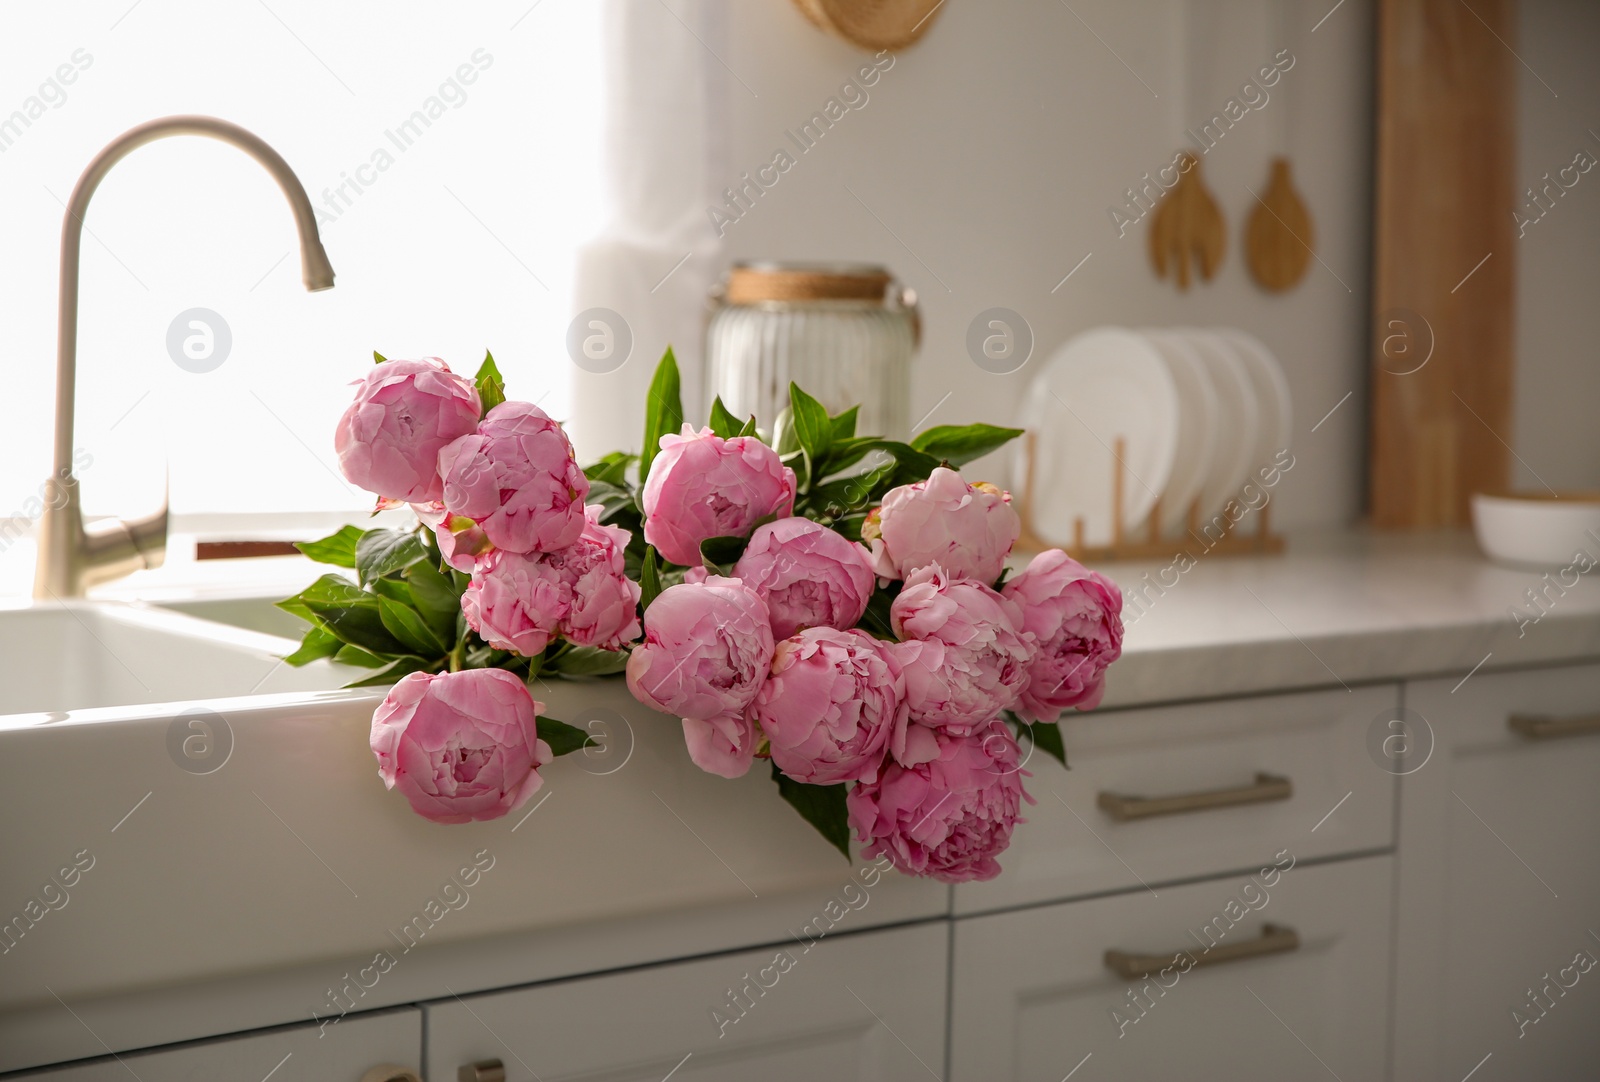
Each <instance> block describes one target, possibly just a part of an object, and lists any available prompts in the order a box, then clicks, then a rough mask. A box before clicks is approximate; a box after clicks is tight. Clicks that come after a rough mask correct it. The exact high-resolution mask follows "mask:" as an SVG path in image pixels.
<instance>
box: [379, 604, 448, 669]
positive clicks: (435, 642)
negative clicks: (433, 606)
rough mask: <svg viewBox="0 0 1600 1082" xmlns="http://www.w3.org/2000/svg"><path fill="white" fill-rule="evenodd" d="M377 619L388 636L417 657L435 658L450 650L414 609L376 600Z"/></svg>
mask: <svg viewBox="0 0 1600 1082" xmlns="http://www.w3.org/2000/svg"><path fill="white" fill-rule="evenodd" d="M378 617H379V619H381V620H382V621H383V626H384V627H385V628H387V629H388V630H389V634H391V635H393V636H394V637H395V638H397V639H399V640H400V641H401V642H403V643H405V644H406V646H408V647H410V649H411V652H412V653H414V654H416V655H418V656H419V657H437V656H439V655H442V654H444V653H445V652H446V651H447V650H449V649H450V647H449V645H447V644H446V643H445V642H444V640H443V639H442V638H441V637H440V636H439V635H437V634H435V633H434V630H433V628H431V627H429V626H428V623H427V621H426V620H424V619H423V618H422V615H421V614H420V613H418V612H417V610H416V609H414V608H412V607H411V606H409V605H402V604H400V602H398V601H394V600H391V599H390V598H387V597H382V596H380V597H379V598H378Z"/></svg>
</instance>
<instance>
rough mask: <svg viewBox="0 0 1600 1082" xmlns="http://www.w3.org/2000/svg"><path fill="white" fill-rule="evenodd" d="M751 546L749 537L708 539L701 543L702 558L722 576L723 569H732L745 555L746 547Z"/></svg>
mask: <svg viewBox="0 0 1600 1082" xmlns="http://www.w3.org/2000/svg"><path fill="white" fill-rule="evenodd" d="M748 544H750V539H749V538H748V537H708V538H706V539H705V540H704V541H702V542H700V558H701V559H702V560H704V561H705V563H706V566H707V567H709V568H713V569H715V570H717V572H718V573H719V574H720V573H721V571H722V569H723V568H728V567H732V566H733V565H734V564H736V563H738V562H739V557H741V556H743V555H744V550H745V546H746V545H748Z"/></svg>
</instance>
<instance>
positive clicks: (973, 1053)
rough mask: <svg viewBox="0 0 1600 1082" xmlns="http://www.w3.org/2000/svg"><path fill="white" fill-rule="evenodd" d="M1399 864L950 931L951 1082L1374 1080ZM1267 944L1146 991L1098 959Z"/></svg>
mask: <svg viewBox="0 0 1600 1082" xmlns="http://www.w3.org/2000/svg"><path fill="white" fill-rule="evenodd" d="M1302 840H1303V839H1301V838H1293V839H1287V842H1288V848H1287V850H1284V849H1280V850H1278V852H1277V853H1264V854H1262V856H1261V858H1260V861H1261V863H1262V864H1263V865H1264V866H1272V865H1274V861H1275V859H1276V861H1277V862H1278V863H1279V864H1280V865H1281V864H1282V863H1284V862H1287V861H1288V860H1289V858H1290V857H1291V856H1293V853H1294V847H1295V844H1296V843H1297V842H1300V841H1302ZM1393 863H1394V858H1393V857H1389V856H1376V857H1365V858H1359V859H1352V860H1345V861H1336V862H1331V863H1326V864H1317V865H1309V866H1308V865H1303V864H1295V865H1294V866H1292V867H1289V868H1288V869H1287V870H1285V871H1279V872H1278V874H1277V875H1276V876H1275V877H1274V876H1271V875H1267V876H1261V875H1260V873H1259V872H1258V873H1256V876H1257V878H1254V879H1252V878H1250V877H1246V876H1227V877H1221V878H1217V879H1211V880H1206V881H1204V882H1199V883H1191V884H1188V885H1186V886H1182V887H1175V888H1163V889H1161V890H1160V891H1159V892H1157V894H1156V895H1153V894H1152V893H1150V892H1147V891H1138V892H1135V893H1129V894H1119V895H1114V896H1111V897H1105V898H1097V899H1092V900H1086V901H1078V902H1068V903H1064V904H1060V905H1050V906H1040V907H1037V908H1031V909H1025V910H1019V911H1014V912H1009V913H1000V914H994V915H990V916H982V917H971V918H963V919H959V920H957V921H956V922H955V923H956V932H955V962H954V965H953V966H952V987H953V989H954V993H953V996H952V1004H951V1024H952V1032H951V1046H950V1048H951V1075H950V1077H951V1079H952V1080H953V1082H998V1080H1002V1079H1004V1080H1019V1082H1020V1080H1027V1082H1041V1080H1042V1082H1062V1079H1064V1078H1067V1077H1072V1078H1077V1079H1080V1080H1081V1082H1089V1080H1092V1079H1159V1078H1197V1079H1219V1080H1220V1079H1227V1080H1228V1082H1251V1080H1256V1079H1260V1080H1262V1082H1268V1080H1270V1082H1286V1080H1292V1079H1317V1080H1323V1082H1325V1080H1326V1079H1327V1078H1328V1077H1329V1076H1330V1074H1332V1075H1335V1076H1337V1077H1339V1078H1342V1079H1345V1080H1347V1082H1353V1080H1356V1079H1362V1080H1372V1079H1381V1078H1383V1077H1384V1071H1385V1067H1386V1062H1387V1046H1388V1040H1387V1033H1388V1013H1389V1012H1388V1000H1389V969H1388V964H1387V957H1388V950H1389V939H1390V929H1391V919H1390V918H1391V911H1392V903H1393V895H1392V872H1393ZM1252 882H1253V883H1254V884H1255V885H1254V886H1253V887H1247V886H1246V884H1248V883H1252ZM1230 902H1231V903H1233V904H1232V905H1230ZM1230 913H1232V914H1234V915H1240V914H1241V913H1242V916H1241V919H1239V920H1237V921H1232V920H1231V918H1230V916H1229V914H1230ZM1219 917H1221V918H1222V920H1221V921H1220V922H1219V921H1218V918H1219ZM1230 924H1231V927H1230ZM1267 925H1271V926H1274V927H1273V932H1274V935H1273V937H1272V938H1271V939H1264V938H1263V933H1264V929H1265V926H1267ZM1286 930H1289V931H1292V933H1293V935H1292V937H1291V936H1289V934H1288V931H1286ZM1269 945H1270V946H1273V947H1276V948H1278V949H1276V950H1275V951H1273V952H1271V953H1258V954H1253V955H1250V954H1247V955H1246V956H1245V957H1239V958H1234V959H1231V960H1228V961H1220V962H1216V963H1215V964H1208V965H1207V964H1203V965H1194V964H1193V962H1191V963H1189V964H1190V965H1193V968H1189V969H1188V971H1187V972H1182V971H1181V970H1182V968H1183V963H1179V965H1178V966H1177V967H1175V968H1171V969H1164V970H1156V971H1155V972H1154V974H1153V975H1152V977H1151V978H1150V979H1148V980H1143V979H1139V978H1137V977H1135V978H1132V979H1130V978H1128V977H1125V976H1121V975H1119V974H1117V973H1115V972H1113V971H1112V969H1110V968H1108V965H1107V961H1106V952H1107V951H1108V950H1120V951H1124V952H1130V953H1133V954H1140V955H1155V956H1161V957H1162V958H1164V959H1166V960H1167V961H1168V962H1170V961H1171V960H1172V959H1173V958H1174V957H1175V956H1177V955H1178V953H1179V952H1185V951H1187V952H1189V956H1190V957H1191V958H1193V959H1195V960H1196V961H1203V960H1205V959H1207V958H1209V957H1212V952H1213V951H1214V952H1217V953H1219V954H1221V953H1225V952H1227V951H1229V950H1244V951H1246V952H1249V951H1252V950H1254V949H1256V948H1258V947H1262V946H1269ZM1206 948H1209V950H1208V949H1206ZM1285 948H1289V949H1285ZM1144 964H1145V963H1142V962H1141V963H1138V965H1139V966H1141V967H1142V966H1143V965H1144ZM1597 983H1600V982H1597ZM1161 985H1166V987H1164V988H1163V987H1161ZM1080 1071H1081V1073H1078V1072H1080Z"/></svg>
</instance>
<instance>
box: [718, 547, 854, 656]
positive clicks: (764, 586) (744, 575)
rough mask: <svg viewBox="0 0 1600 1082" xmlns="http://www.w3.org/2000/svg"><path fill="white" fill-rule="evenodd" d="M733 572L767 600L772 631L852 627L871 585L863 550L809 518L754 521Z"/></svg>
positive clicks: (783, 633)
mask: <svg viewBox="0 0 1600 1082" xmlns="http://www.w3.org/2000/svg"><path fill="white" fill-rule="evenodd" d="M733 573H734V575H735V576H736V577H737V578H738V579H739V580H740V581H742V582H743V583H744V584H745V585H746V586H749V587H750V588H751V589H753V590H755V591H756V593H758V594H760V595H761V596H762V597H763V598H765V599H766V602H767V608H768V610H770V611H771V613H772V634H773V636H774V637H776V638H779V639H787V638H788V637H789V636H790V635H793V634H794V633H795V632H796V631H799V630H800V629H801V628H807V627H832V628H837V629H838V630H840V631H844V630H846V629H848V628H852V627H855V626H856V623H857V622H858V621H860V619H861V615H862V613H864V612H866V611H867V600H868V599H869V598H871V597H872V589H873V586H874V581H873V574H872V564H871V559H870V557H869V556H868V554H867V550H866V549H864V548H862V547H861V546H860V545H858V544H856V543H855V542H853V541H847V540H845V538H844V537H843V536H841V535H840V534H838V533H835V532H834V531H833V530H830V529H828V528H827V527H826V526H823V525H821V524H820V523H816V522H812V521H811V520H810V519H808V518H780V519H778V520H777V521H776V522H769V523H767V524H766V525H765V526H757V527H756V532H755V533H753V534H751V536H750V544H749V546H748V547H746V548H745V550H744V555H743V556H741V557H739V562H738V564H737V565H735V567H734V569H733Z"/></svg>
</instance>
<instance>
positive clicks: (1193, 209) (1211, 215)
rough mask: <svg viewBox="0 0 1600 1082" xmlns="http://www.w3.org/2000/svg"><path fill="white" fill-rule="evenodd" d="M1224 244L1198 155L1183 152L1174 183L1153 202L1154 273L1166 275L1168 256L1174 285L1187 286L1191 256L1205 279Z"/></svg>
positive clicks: (1224, 233)
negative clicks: (1176, 179)
mask: <svg viewBox="0 0 1600 1082" xmlns="http://www.w3.org/2000/svg"><path fill="white" fill-rule="evenodd" d="M1227 246H1228V234H1227V231H1226V230H1225V229H1224V228H1223V224H1222V211H1220V210H1218V209H1217V201H1216V200H1215V199H1213V198H1211V193H1210V192H1208V191H1206V186H1205V184H1204V183H1202V182H1201V180H1200V159H1198V158H1196V157H1195V156H1194V155H1193V154H1189V153H1187V152H1185V153H1184V155H1183V157H1182V158H1181V159H1180V161H1179V172H1178V183H1177V184H1175V185H1173V187H1172V188H1171V190H1169V191H1168V192H1167V194H1166V196H1165V197H1164V198H1163V199H1162V200H1161V202H1160V203H1159V204H1158V205H1157V206H1156V213H1155V217H1154V218H1153V219H1152V220H1151V222H1150V260H1151V262H1153V263H1154V264H1155V267H1156V277H1157V278H1165V277H1166V276H1167V262H1168V260H1169V259H1170V260H1171V261H1172V263H1173V271H1174V273H1175V274H1176V276H1177V279H1178V288H1179V289H1188V288H1189V260H1190V259H1191V258H1193V259H1194V261H1195V264H1196V266H1197V267H1198V268H1199V271H1200V277H1201V278H1203V279H1205V280H1206V281H1208V282H1209V281H1210V280H1211V276H1212V275H1213V274H1215V273H1216V272H1217V267H1218V266H1220V265H1221V263H1222V253H1223V252H1224V251H1226V250H1227Z"/></svg>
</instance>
